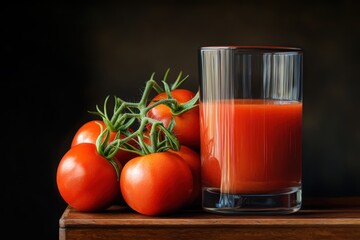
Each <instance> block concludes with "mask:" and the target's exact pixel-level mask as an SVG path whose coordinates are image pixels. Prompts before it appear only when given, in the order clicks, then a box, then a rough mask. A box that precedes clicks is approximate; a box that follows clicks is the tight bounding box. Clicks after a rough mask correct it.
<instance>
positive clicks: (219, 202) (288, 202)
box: [202, 187, 302, 215]
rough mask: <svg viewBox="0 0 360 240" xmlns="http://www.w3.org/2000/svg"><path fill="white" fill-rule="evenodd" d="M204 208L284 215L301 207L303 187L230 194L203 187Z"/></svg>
mask: <svg viewBox="0 0 360 240" xmlns="http://www.w3.org/2000/svg"><path fill="white" fill-rule="evenodd" d="M202 195H203V196H202V199H203V200H202V208H203V210H204V211H206V212H210V213H221V214H250V215H251V214H253V215H264V214H265V215H284V214H290V213H295V212H297V211H298V210H300V208H301V202H302V200H301V197H302V195H301V187H299V188H294V189H291V191H288V192H283V193H274V194H256V195H255V194H228V193H221V192H220V190H219V189H218V188H203V193H202Z"/></svg>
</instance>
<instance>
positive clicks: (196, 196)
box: [169, 145, 201, 206]
mask: <svg viewBox="0 0 360 240" xmlns="http://www.w3.org/2000/svg"><path fill="white" fill-rule="evenodd" d="M169 152H173V153H175V154H178V155H179V156H180V157H182V158H183V159H184V161H185V162H186V163H187V164H188V166H189V168H190V170H191V173H192V175H193V191H192V194H191V196H190V198H189V201H188V205H189V206H199V205H200V204H201V161H200V155H199V153H198V152H196V151H195V150H193V149H191V148H190V147H187V146H185V145H181V146H180V149H179V150H178V151H175V150H169Z"/></svg>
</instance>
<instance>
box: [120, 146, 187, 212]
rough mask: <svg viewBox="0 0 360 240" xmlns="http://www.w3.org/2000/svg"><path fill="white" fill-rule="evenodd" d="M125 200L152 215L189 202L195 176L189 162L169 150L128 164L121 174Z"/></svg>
mask: <svg viewBox="0 0 360 240" xmlns="http://www.w3.org/2000/svg"><path fill="white" fill-rule="evenodd" d="M120 189H121V192H122V195H123V198H124V200H125V202H126V203H127V204H128V205H129V206H130V207H131V208H132V209H133V210H135V211H137V212H139V213H141V214H144V215H150V216H156V215H164V214H169V213H173V212H175V211H177V210H179V209H181V208H182V207H184V206H185V204H186V203H187V202H188V201H189V197H190V196H191V193H192V191H193V178H192V174H191V170H190V168H189V166H188V165H187V163H185V161H184V160H183V159H182V158H181V157H180V156H178V155H177V154H174V153H170V152H158V153H151V154H147V155H144V156H139V157H136V158H134V159H132V160H130V161H128V162H127V163H126V165H125V166H124V168H123V170H122V172H121V176H120Z"/></svg>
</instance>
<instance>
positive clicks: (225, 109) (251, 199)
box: [199, 46, 303, 214]
mask: <svg viewBox="0 0 360 240" xmlns="http://www.w3.org/2000/svg"><path fill="white" fill-rule="evenodd" d="M302 68H303V51H302V50H301V49H300V48H292V47H280V46H207V47H201V48H200V49H199V73H200V77H199V91H200V102H199V107H200V133H201V134H200V136H201V149H200V152H201V176H202V208H203V209H204V210H205V211H207V212H212V213H223V214H289V213H294V212H297V211H298V210H299V209H300V208H301V203H302V199H301V197H302V196H301V178H302V89H303V86H302V85H303V73H302V72H303V70H302Z"/></svg>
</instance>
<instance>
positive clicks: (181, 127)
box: [148, 89, 200, 151]
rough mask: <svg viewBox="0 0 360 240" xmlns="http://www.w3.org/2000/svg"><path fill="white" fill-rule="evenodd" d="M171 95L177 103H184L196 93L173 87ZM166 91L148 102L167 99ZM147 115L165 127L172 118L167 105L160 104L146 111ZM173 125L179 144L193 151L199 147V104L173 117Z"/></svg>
mask: <svg viewBox="0 0 360 240" xmlns="http://www.w3.org/2000/svg"><path fill="white" fill-rule="evenodd" d="M171 95H172V97H173V98H174V99H176V100H177V101H178V102H179V103H185V102H187V101H189V100H191V99H192V98H193V97H194V96H195V95H196V93H194V92H193V91H190V90H188V89H175V90H172V91H171ZM167 98H168V97H167V95H166V93H165V92H164V93H160V94H158V95H156V96H155V97H154V98H153V99H152V100H151V101H150V103H149V105H150V104H153V103H155V101H158V100H161V99H167ZM148 116H149V117H151V118H153V119H156V120H159V121H161V122H162V123H163V124H164V126H165V127H167V126H169V123H170V121H171V118H172V113H171V110H170V108H169V107H167V106H165V105H164V104H160V105H158V106H156V107H154V108H152V109H151V110H150V111H149V112H148ZM174 120H175V126H174V129H173V132H174V134H175V135H176V137H177V138H178V140H179V142H180V144H181V145H185V146H188V147H190V148H192V149H194V150H195V151H198V150H199V149H200V123H199V106H196V107H194V108H192V109H190V110H188V111H186V112H184V113H182V114H180V115H177V116H175V117H174Z"/></svg>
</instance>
